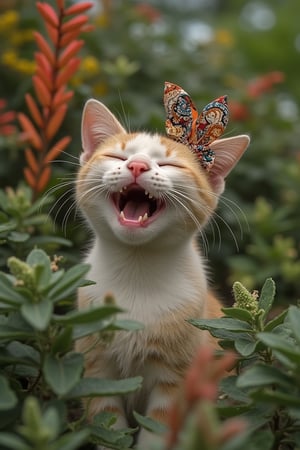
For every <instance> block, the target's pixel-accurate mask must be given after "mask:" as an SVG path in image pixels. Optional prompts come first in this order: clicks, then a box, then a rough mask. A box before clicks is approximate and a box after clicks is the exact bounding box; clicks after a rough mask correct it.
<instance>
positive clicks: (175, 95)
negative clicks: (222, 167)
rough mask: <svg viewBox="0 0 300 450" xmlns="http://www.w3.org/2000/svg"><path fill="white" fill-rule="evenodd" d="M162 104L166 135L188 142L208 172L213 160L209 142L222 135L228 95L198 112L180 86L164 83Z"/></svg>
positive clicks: (226, 115)
mask: <svg viewBox="0 0 300 450" xmlns="http://www.w3.org/2000/svg"><path fill="white" fill-rule="evenodd" d="M164 105H165V110H166V115H167V119H166V132H167V135H168V136H169V137H170V138H171V139H174V140H175V141H178V142H181V143H182V144H185V145H187V146H188V147H189V148H190V149H191V150H192V151H193V152H194V153H195V154H196V155H197V156H198V158H199V160H200V162H201V165H202V166H203V167H204V169H206V170H207V171H209V170H210V169H211V168H212V166H213V164H214V161H215V153H214V151H213V150H212V149H211V148H210V144H211V143H212V142H213V141H215V140H216V139H218V138H219V137H220V136H221V135H222V134H223V132H224V130H225V128H226V125H227V123H228V117H229V111H228V105H227V97H226V96H223V97H219V98H217V99H216V100H214V101H212V102H211V103H209V104H208V105H206V106H205V108H204V109H203V111H202V112H201V113H200V114H198V111H197V109H196V107H195V105H194V103H193V102H192V99H191V97H190V96H189V95H188V94H187V93H186V92H185V91H184V90H183V89H182V88H181V87H180V86H177V85H176V84H173V83H169V82H166V83H165V90H164Z"/></svg>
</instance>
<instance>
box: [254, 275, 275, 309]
mask: <svg viewBox="0 0 300 450" xmlns="http://www.w3.org/2000/svg"><path fill="white" fill-rule="evenodd" d="M275 293H276V286H275V283H274V281H273V280H272V278H267V279H266V281H265V283H264V285H263V287H262V290H261V293H260V296H259V301H258V308H259V309H262V310H264V317H266V316H267V314H268V312H269V311H270V309H271V307H272V305H273V302H274V298H275Z"/></svg>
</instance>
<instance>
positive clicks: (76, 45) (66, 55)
mask: <svg viewBox="0 0 300 450" xmlns="http://www.w3.org/2000/svg"><path fill="white" fill-rule="evenodd" d="M83 44H84V41H73V42H71V43H70V44H69V45H68V47H67V48H66V49H65V50H64V51H63V52H62V54H61V55H60V57H59V59H58V66H59V67H63V66H65V65H66V64H67V63H68V62H69V61H70V59H72V58H73V56H75V55H76V53H78V52H79V50H80V49H81V47H82V46H83Z"/></svg>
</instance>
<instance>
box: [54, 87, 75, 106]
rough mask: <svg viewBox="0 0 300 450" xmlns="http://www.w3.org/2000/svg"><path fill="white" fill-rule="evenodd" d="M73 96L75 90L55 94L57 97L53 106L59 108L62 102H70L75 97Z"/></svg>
mask: <svg viewBox="0 0 300 450" xmlns="http://www.w3.org/2000/svg"><path fill="white" fill-rule="evenodd" d="M63 88H64V86H63ZM73 96H74V92H73V91H68V92H64V93H60V94H59V95H55V97H54V99H53V107H54V108H57V107H58V106H60V105H61V104H62V103H68V102H69V101H70V100H71V98H73Z"/></svg>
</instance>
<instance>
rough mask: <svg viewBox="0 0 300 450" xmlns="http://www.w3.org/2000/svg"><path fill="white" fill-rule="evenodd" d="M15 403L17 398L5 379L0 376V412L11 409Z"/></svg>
mask: <svg viewBox="0 0 300 450" xmlns="http://www.w3.org/2000/svg"><path fill="white" fill-rule="evenodd" d="M17 403H18V399H17V396H16V394H15V393H14V391H13V390H12V389H11V388H10V386H9V384H8V381H7V379H6V378H5V377H3V376H2V375H0V411H6V410H9V409H12V408H14V407H15V406H16V405H17Z"/></svg>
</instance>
